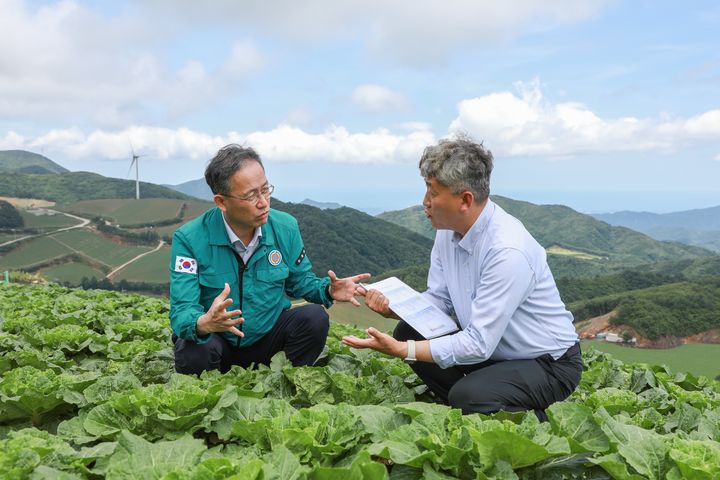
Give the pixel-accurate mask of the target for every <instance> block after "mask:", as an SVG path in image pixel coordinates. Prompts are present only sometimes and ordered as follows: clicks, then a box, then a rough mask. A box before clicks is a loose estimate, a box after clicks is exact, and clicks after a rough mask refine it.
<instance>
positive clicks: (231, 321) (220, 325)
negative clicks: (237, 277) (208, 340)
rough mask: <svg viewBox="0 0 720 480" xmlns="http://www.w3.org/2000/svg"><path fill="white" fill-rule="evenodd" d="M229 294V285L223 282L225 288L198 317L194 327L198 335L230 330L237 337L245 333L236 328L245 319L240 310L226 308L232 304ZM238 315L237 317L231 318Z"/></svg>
mask: <svg viewBox="0 0 720 480" xmlns="http://www.w3.org/2000/svg"><path fill="white" fill-rule="evenodd" d="M228 295H230V285H228V284H227V283H226V284H225V288H223V291H222V292H220V295H218V296H217V297H215V300H213V303H212V305H210V308H209V309H208V311H207V312H205V314H204V315H201V316H200V318H198V321H197V324H196V325H195V329H196V330H197V333H198V334H200V335H207V334H208V333H213V332H230V333H233V334H235V335H237V336H238V337H244V336H245V334H244V333H243V332H242V331H240V330H238V329H237V326H238V325H242V323H243V322H244V321H245V319H243V318H242V317H240V315H241V314H242V312H241V311H240V310H232V311H230V312H228V311H227V308H228V307H229V306H230V305H232V303H233V301H232V299H231V298H227V296H228ZM233 317H239V318H233Z"/></svg>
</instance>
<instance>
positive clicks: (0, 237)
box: [0, 232, 22, 243]
mask: <svg viewBox="0 0 720 480" xmlns="http://www.w3.org/2000/svg"><path fill="white" fill-rule="evenodd" d="M21 236H22V235H21V234H19V233H12V232H10V233H3V232H0V243H5V242H9V241H10V240H15V239H16V238H20V237H21Z"/></svg>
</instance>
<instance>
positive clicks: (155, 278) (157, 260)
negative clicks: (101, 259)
mask: <svg viewBox="0 0 720 480" xmlns="http://www.w3.org/2000/svg"><path fill="white" fill-rule="evenodd" d="M169 266H170V247H168V246H164V247H163V248H161V249H160V250H158V251H157V252H153V253H150V254H148V255H145V256H144V257H142V258H141V259H139V260H137V261H136V262H133V263H131V264H130V265H128V266H127V267H125V268H124V269H122V270H120V271H119V272H118V273H117V275H116V276H115V280H122V279H125V280H127V281H129V282H149V283H168V282H169V281H170V275H169V270H168V269H169Z"/></svg>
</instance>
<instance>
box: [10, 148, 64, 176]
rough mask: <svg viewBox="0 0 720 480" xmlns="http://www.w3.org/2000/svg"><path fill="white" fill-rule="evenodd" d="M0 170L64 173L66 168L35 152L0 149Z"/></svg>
mask: <svg viewBox="0 0 720 480" xmlns="http://www.w3.org/2000/svg"><path fill="white" fill-rule="evenodd" d="M0 172H16V173H66V172H68V170H67V169H66V168H64V167H61V166H60V165H58V164H57V163H55V162H53V161H52V160H50V159H49V158H47V157H45V156H43V155H39V154H37V153H32V152H27V151H25V150H0Z"/></svg>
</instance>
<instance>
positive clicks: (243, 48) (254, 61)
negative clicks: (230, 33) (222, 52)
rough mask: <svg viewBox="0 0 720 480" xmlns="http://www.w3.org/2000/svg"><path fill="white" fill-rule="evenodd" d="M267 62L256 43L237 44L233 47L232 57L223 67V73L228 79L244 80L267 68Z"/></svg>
mask: <svg viewBox="0 0 720 480" xmlns="http://www.w3.org/2000/svg"><path fill="white" fill-rule="evenodd" d="M265 63H266V60H265V58H263V56H262V54H261V53H260V50H258V48H257V46H256V45H255V42H252V41H249V40H247V41H244V42H236V43H235V44H234V45H233V47H232V52H231V53H230V57H229V58H228V59H227V61H226V62H225V65H223V67H222V72H223V73H224V74H225V76H227V78H228V79H230V80H232V79H239V78H244V77H246V76H247V75H249V74H251V73H253V72H256V71H258V70H260V69H261V68H262V67H264V66H265Z"/></svg>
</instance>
